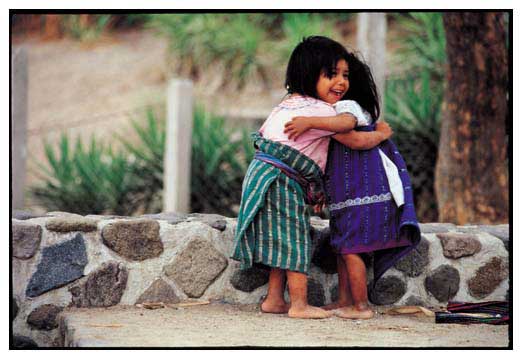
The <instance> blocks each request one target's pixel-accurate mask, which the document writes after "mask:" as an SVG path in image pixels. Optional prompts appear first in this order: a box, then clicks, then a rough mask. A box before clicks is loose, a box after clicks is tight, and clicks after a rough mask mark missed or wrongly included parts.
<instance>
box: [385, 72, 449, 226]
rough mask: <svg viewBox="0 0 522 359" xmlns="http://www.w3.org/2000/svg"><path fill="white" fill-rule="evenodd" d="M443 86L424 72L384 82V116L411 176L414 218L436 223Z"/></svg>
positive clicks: (428, 73)
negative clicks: (417, 217)
mask: <svg viewBox="0 0 522 359" xmlns="http://www.w3.org/2000/svg"><path fill="white" fill-rule="evenodd" d="M442 99H443V83H442V82H440V81H435V80H434V79H433V78H432V76H431V74H430V72H429V71H428V70H423V71H422V72H421V73H420V74H417V75H416V76H409V77H406V78H391V79H388V80H387V82H386V96H385V115H386V119H387V121H388V122H389V123H390V125H391V126H392V128H393V129H394V135H393V141H394V142H395V143H396V144H397V146H398V147H399V149H400V151H401V153H402V155H403V156H404V159H405V161H406V164H407V166H408V170H409V172H410V174H411V179H412V185H413V190H414V198H415V202H416V206H417V214H418V216H419V218H420V219H421V220H422V221H434V220H437V206H436V202H435V194H434V188H433V186H434V182H433V178H434V170H435V164H436V161H437V152H438V151H437V149H438V144H439V134H440V114H441V106H442Z"/></svg>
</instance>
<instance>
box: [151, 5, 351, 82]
mask: <svg viewBox="0 0 522 359" xmlns="http://www.w3.org/2000/svg"><path fill="white" fill-rule="evenodd" d="M343 18H344V17H343V16H341V15H339V14H314V13H312V14H310V13H283V14H253V13H250V14H156V15H151V17H150V19H149V22H148V26H149V27H151V28H153V29H155V30H156V31H158V32H159V33H160V34H162V35H165V36H166V37H167V38H168V39H169V41H170V49H171V51H172V53H173V54H174V55H175V56H176V57H177V58H178V60H179V63H178V68H177V69H176V71H177V72H180V73H182V74H184V75H190V76H192V77H193V78H197V77H198V76H206V75H207V71H208V68H209V67H213V68H216V67H222V68H223V69H225V70H223V71H224V73H225V76H224V78H225V79H226V81H224V82H223V85H225V84H227V85H229V86H237V87H238V88H241V87H242V86H243V85H244V83H245V81H247V80H249V79H252V78H255V79H260V80H261V82H262V83H263V84H264V85H268V81H269V80H268V79H269V78H270V73H272V72H273V71H274V68H276V69H279V68H282V67H284V66H285V64H286V62H287V61H288V58H289V56H290V53H291V51H292V50H293V48H294V47H295V46H296V45H297V43H298V42H299V41H301V40H302V38H303V37H305V36H309V35H326V36H331V37H336V36H337V35H336V33H335V31H334V30H333V29H334V28H335V26H334V22H335V21H339V20H341V19H343Z"/></svg>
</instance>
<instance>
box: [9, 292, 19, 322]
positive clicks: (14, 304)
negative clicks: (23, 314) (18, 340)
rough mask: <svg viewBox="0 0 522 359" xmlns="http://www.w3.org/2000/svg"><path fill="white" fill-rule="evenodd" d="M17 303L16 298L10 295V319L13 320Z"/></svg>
mask: <svg viewBox="0 0 522 359" xmlns="http://www.w3.org/2000/svg"><path fill="white" fill-rule="evenodd" d="M18 310H19V308H18V303H16V299H14V298H13V297H11V320H14V319H15V318H16V316H17V315H18Z"/></svg>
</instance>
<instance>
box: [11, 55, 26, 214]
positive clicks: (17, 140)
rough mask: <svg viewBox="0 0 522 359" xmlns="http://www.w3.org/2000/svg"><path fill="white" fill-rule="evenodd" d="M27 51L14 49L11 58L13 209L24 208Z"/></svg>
mask: <svg viewBox="0 0 522 359" xmlns="http://www.w3.org/2000/svg"><path fill="white" fill-rule="evenodd" d="M27 81H28V74H27V51H26V49H24V48H18V49H13V53H12V58H11V86H12V93H11V131H12V132H11V135H12V142H11V153H12V166H13V168H12V172H11V175H12V178H11V184H12V191H13V192H12V196H13V202H12V206H13V207H12V208H13V209H22V208H23V207H24V187H25V168H26V164H25V162H26V153H27V148H26V141H27V133H26V132H27Z"/></svg>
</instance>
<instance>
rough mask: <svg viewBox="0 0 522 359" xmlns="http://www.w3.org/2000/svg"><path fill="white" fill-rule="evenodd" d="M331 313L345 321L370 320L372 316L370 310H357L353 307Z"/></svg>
mask: <svg viewBox="0 0 522 359" xmlns="http://www.w3.org/2000/svg"><path fill="white" fill-rule="evenodd" d="M333 313H334V314H335V315H336V316H338V317H341V318H345V319H370V318H373V315H374V313H373V310H371V309H370V308H364V309H357V308H356V307H355V306H349V307H343V308H339V309H336V310H335V311H334V312H333Z"/></svg>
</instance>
